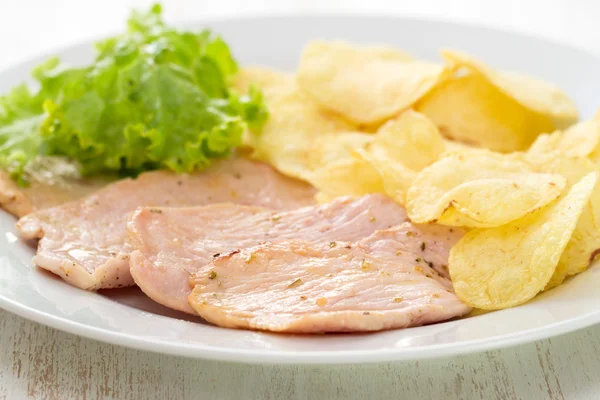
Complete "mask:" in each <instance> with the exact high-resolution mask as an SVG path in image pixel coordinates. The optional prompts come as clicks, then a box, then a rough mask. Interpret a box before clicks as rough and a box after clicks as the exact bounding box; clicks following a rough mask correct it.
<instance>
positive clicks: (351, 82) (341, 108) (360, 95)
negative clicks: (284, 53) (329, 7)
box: [298, 41, 443, 125]
mask: <svg viewBox="0 0 600 400" xmlns="http://www.w3.org/2000/svg"><path fill="white" fill-rule="evenodd" d="M442 70H443V69H442V67H441V66H440V65H437V64H433V63H428V62H423V61H416V60H414V59H412V57H410V56H408V55H406V54H404V53H402V52H400V51H398V50H394V49H390V48H387V47H362V46H352V45H349V44H347V43H343V42H337V41H334V42H325V41H313V42H311V43H309V44H308V45H307V46H306V47H305V48H304V51H303V53H302V58H301V59H300V66H299V68H298V84H299V86H300V87H301V88H302V89H303V90H304V91H306V93H308V94H309V95H310V96H311V98H312V99H313V100H315V101H316V102H317V103H319V104H320V105H321V106H322V107H324V108H327V109H329V110H331V111H335V112H337V113H339V114H341V115H342V116H343V117H344V118H347V119H348V120H350V121H354V122H355V123H357V124H367V125H368V124H375V123H379V122H382V121H384V120H386V119H388V118H390V117H392V116H394V115H395V114H397V113H398V112H400V111H402V110H403V109H406V108H408V107H410V106H411V105H412V104H413V103H415V102H416V101H417V100H418V99H420V98H421V97H422V96H423V95H424V94H425V93H427V92H428V91H429V90H431V88H432V87H433V86H435V85H436V84H437V83H438V80H439V79H441V73H442Z"/></svg>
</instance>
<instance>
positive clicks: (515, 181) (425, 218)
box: [406, 150, 566, 227]
mask: <svg viewBox="0 0 600 400" xmlns="http://www.w3.org/2000/svg"><path fill="white" fill-rule="evenodd" d="M565 185H566V180H565V178H563V177H562V176H561V175H558V174H543V173H537V172H533V171H532V170H531V168H530V167H529V166H528V165H527V164H526V163H524V162H521V161H518V160H516V159H515V157H513V156H504V155H501V154H498V153H492V152H489V151H484V150H480V151H478V152H473V151H469V152H467V153H464V154H462V153H452V154H449V155H447V156H446V157H444V158H442V159H441V160H439V161H437V162H436V163H434V164H432V165H430V166H429V167H427V168H425V169H424V170H423V171H421V172H420V173H419V174H418V175H417V177H416V178H415V179H414V180H413V182H412V185H411V186H410V188H409V189H408V193H407V197H406V210H407V212H408V216H409V217H410V219H411V220H412V221H413V222H417V223H428V222H435V221H437V222H438V223H440V224H445V225H454V226H466V227H493V226H499V225H503V224H506V223H508V222H510V221H513V220H515V219H518V218H521V217H523V216H524V215H526V214H528V213H531V212H532V211H535V210H537V209H538V208H540V207H543V206H545V205H546V204H548V203H549V202H551V201H552V200H554V199H556V198H557V197H558V196H559V195H560V193H561V192H562V190H563V189H564V187H565ZM457 212H458V213H459V214H461V215H458V214H457Z"/></svg>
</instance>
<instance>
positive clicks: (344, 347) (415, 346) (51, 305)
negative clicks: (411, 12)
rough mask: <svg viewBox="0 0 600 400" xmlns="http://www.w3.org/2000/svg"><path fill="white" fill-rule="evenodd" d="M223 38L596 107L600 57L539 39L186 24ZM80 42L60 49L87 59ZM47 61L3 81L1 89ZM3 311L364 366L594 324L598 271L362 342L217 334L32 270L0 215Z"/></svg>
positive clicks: (262, 54) (362, 23)
mask: <svg viewBox="0 0 600 400" xmlns="http://www.w3.org/2000/svg"><path fill="white" fill-rule="evenodd" d="M186 25H187V26H190V27H195V28H200V27H203V26H210V27H212V28H213V29H215V30H216V31H217V32H220V33H222V34H223V36H224V37H225V39H226V40H227V41H228V42H229V43H230V44H231V46H232V47H233V50H234V53H235V55H236V56H237V58H238V60H239V61H240V63H241V64H263V65H268V66H273V67H279V68H285V69H290V70H291V69H293V68H295V66H296V65H297V62H298V58H299V56H300V51H301V49H302V46H303V44H305V43H306V42H307V41H309V40H310V39H313V38H323V39H345V40H350V41H354V42H359V43H373V42H383V43H388V44H392V45H396V46H398V47H400V48H402V49H405V50H408V51H410V52H412V53H414V54H415V55H417V56H420V57H423V58H428V59H434V60H435V59H438V56H437V51H438V49H439V48H441V47H456V48H460V49H463V50H465V51H468V52H471V53H473V54H474V55H476V56H479V57H481V58H482V59H483V60H485V61H488V62H489V63H491V64H492V65H494V66H497V67H501V68H507V69H514V70H519V71H523V72H527V73H531V74H535V75H537V76H540V77H542V78H545V79H547V80H549V81H552V82H555V83H557V84H559V85H560V86H561V87H563V88H564V89H565V90H566V91H567V92H568V93H569V94H570V95H571V96H573V98H574V99H575V100H576V101H577V104H578V106H579V108H580V110H581V112H582V117H584V118H589V117H590V116H591V115H592V114H593V112H594V110H595V109H596V107H598V106H600V98H599V94H600V79H598V71H600V59H598V58H596V57H594V56H593V55H590V54H587V53H585V52H582V51H580V50H576V49H573V48H571V47H567V46H564V45H559V44H554V43H550V42H546V41H544V40H540V39H536V38H532V37H526V36H522V35H517V34H513V33H508V32H500V31H495V30H489V29H484V28H481V27H474V26H463V25H456V24H451V23H446V22H432V21H422V20H413V19H403V18H389V17H358V16H296V17H269V18H252V19H229V20H224V21H217V22H215V21H212V22H205V23H200V22H198V23H194V24H186ZM91 49H92V46H91V44H90V43H85V44H82V45H79V46H75V47H71V48H68V49H65V50H63V51H61V52H60V55H61V56H62V58H63V59H64V60H66V61H69V62H73V63H81V62H85V61H89V60H90V59H91V56H92V50H91ZM43 58H44V57H40V58H39V59H36V60H31V61H30V62H27V63H24V64H22V65H18V66H16V67H13V68H11V69H9V70H6V71H4V72H3V73H1V74H0V93H4V92H6V91H7V90H8V89H9V88H10V87H12V86H13V85H15V84H17V83H18V82H20V81H21V80H23V79H25V78H26V77H27V75H28V71H29V70H30V69H31V68H32V67H33V66H34V65H35V64H37V63H39V62H40V61H41V60H42V59H43ZM0 232H3V233H2V235H1V236H0V249H1V251H0V253H1V254H2V255H1V256H0V306H1V307H2V308H4V309H6V310H9V311H11V312H14V313H16V314H18V315H21V316H23V317H25V318H29V319H31V320H34V321H37V322H40V323H42V324H46V325H49V326H52V327H54V328H58V329H62V330H65V331H68V332H71V333H75V334H78V335H82V336H87V337H90V338H94V339H98V340H102V341H105V342H109V343H113V344H119V345H124V346H129V347H134V348H138V349H142V350H149V351H155V352H163V353H169V354H177V355H183V356H189V357H200V358H210V359H220V360H229V361H238V362H249V363H362V362H378V361H395V360H407V359H422V358H429V357H441V356H448V355H454V354H463V353H468V352H474V351H482V350H488V349H494V348H499V347H503V346H509V345H515V344H519V343H524V342H528V341H532V340H536V339H541V338H546V337H550V336H554V335H558V334H562V333H565V332H569V331H573V330H575V329H579V328H583V327H585V326H589V325H592V324H595V323H598V322H600V307H599V306H600V290H598V288H600V269H599V268H593V269H591V270H589V271H587V272H585V273H583V274H581V275H580V276H578V277H576V278H575V279H573V280H571V281H570V282H568V283H567V284H565V285H563V286H561V287H559V288H558V289H555V290H552V291H550V292H548V293H546V294H544V295H541V296H539V297H538V298H536V299H535V300H534V301H532V302H530V303H528V304H525V305H523V306H520V307H516V308H512V309H508V310H503V311H498V312H493V313H488V314H484V315H479V316H475V317H470V318H465V319H461V320H456V321H450V322H446V323H441V324H437V325H431V326H424V327H419V328H412V329H404V330H396V331H389V332H382V333H375V334H364V335H325V336H283V335H275V334H266V333H257V332H249V331H236V330H228V329H221V328H217V327H213V326H210V325H207V324H204V323H202V322H201V321H200V320H199V319H197V320H195V319H194V318H190V317H188V316H185V315H182V314H179V313H176V312H172V311H170V310H167V309H165V308H162V307H161V306H158V305H155V304H153V303H152V302H151V301H150V300H148V299H146V298H145V297H144V296H143V295H142V294H141V293H140V291H139V290H137V289H135V288H132V289H126V290H115V291H104V292H103V293H90V292H85V291H83V290H78V289H76V288H74V287H71V286H69V285H67V284H66V283H64V282H63V281H61V280H60V279H58V278H55V277H54V276H52V275H50V274H48V273H45V272H43V271H41V270H39V269H36V268H32V267H31V257H32V255H33V253H34V251H33V248H32V247H29V246H28V245H27V244H25V243H22V242H21V241H20V240H19V239H18V238H17V236H16V231H15V229H14V218H12V217H10V216H8V215H6V214H4V213H2V214H1V215H0Z"/></svg>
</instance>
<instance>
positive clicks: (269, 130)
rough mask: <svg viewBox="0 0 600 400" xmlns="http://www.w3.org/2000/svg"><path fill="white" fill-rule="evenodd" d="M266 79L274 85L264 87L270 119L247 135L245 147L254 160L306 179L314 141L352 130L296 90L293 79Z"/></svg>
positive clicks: (287, 77)
mask: <svg viewBox="0 0 600 400" xmlns="http://www.w3.org/2000/svg"><path fill="white" fill-rule="evenodd" d="M269 79H270V80H271V81H272V82H274V84H273V85H272V86H267V87H266V88H263V92H264V95H265V99H266V102H267V106H268V108H269V113H270V116H269V119H268V120H267V123H266V124H265V126H264V127H263V128H262V131H261V132H260V133H251V134H249V135H248V137H247V141H246V144H247V145H249V146H250V147H251V148H252V149H253V157H254V158H257V159H260V160H263V161H266V162H268V163H270V164H271V165H273V166H274V167H275V168H276V169H278V170H279V171H281V172H282V173H284V174H286V175H289V176H293V177H296V178H300V179H304V180H307V179H308V178H309V176H310V175H311V168H310V167H309V165H308V162H309V161H308V160H309V156H308V154H309V153H310V151H311V149H312V147H313V144H314V142H315V140H317V139H318V138H319V137H321V136H323V135H326V134H331V133H336V132H347V131H352V130H354V127H353V126H352V125H350V124H349V123H347V122H346V121H343V120H342V119H340V118H339V117H337V116H335V115H333V114H331V113H329V112H327V111H324V110H322V109H320V108H319V107H318V106H317V105H316V104H315V103H313V102H312V101H311V100H310V99H309V98H308V97H306V96H305V95H304V94H303V93H302V92H301V91H300V90H299V89H298V87H297V85H296V83H295V79H294V78H293V77H291V76H287V75H285V74H282V75H281V76H280V77H279V78H273V77H270V78H269Z"/></svg>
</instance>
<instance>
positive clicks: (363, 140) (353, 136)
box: [308, 132, 374, 170]
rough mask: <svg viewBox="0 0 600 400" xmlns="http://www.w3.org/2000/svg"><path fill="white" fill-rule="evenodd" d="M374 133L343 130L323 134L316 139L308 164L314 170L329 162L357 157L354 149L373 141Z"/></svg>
mask: <svg viewBox="0 0 600 400" xmlns="http://www.w3.org/2000/svg"><path fill="white" fill-rule="evenodd" d="M373 138H374V135H372V134H368V133H362V132H342V133H335V134H327V135H323V136H321V137H319V138H317V139H316V140H315V142H314V143H313V144H312V147H311V149H310V152H309V154H308V166H309V167H310V169H312V170H316V169H319V168H322V167H324V166H326V165H328V164H331V163H334V162H339V161H342V160H349V159H353V158H355V157H354V156H353V155H352V152H353V150H354V149H357V148H361V147H364V146H365V145H366V144H367V143H370V142H372V141H373Z"/></svg>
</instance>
